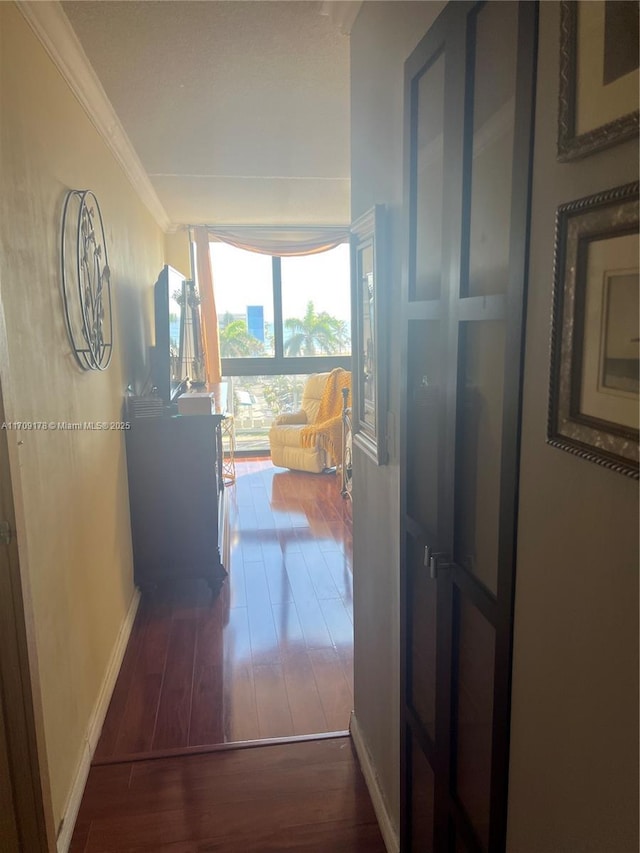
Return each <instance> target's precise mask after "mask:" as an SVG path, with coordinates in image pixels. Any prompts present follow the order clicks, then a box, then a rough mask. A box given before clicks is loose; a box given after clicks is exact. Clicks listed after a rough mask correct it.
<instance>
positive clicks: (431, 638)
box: [407, 539, 437, 743]
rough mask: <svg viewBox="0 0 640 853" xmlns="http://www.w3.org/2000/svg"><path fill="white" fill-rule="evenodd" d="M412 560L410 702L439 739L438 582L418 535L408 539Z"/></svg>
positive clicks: (426, 729) (433, 735)
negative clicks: (437, 730)
mask: <svg viewBox="0 0 640 853" xmlns="http://www.w3.org/2000/svg"><path fill="white" fill-rule="evenodd" d="M407 550H408V553H409V554H410V556H411V558H410V563H409V576H410V581H409V601H410V602H411V605H410V608H411V609H410V615H409V632H408V633H409V636H410V638H411V661H412V667H411V673H410V685H411V686H410V689H409V702H410V706H411V709H412V710H413V712H414V714H415V715H416V717H417V718H418V720H419V721H420V723H421V724H422V726H424V729H425V731H426V733H427V735H428V736H429V738H430V739H431V741H432V742H434V743H435V739H436V614H437V601H436V596H437V584H436V582H435V580H433V579H432V578H431V577H430V576H429V572H428V571H427V569H426V568H425V566H424V548H421V547H420V544H419V543H418V542H417V541H416V540H415V539H410V540H409V542H408V543H407Z"/></svg>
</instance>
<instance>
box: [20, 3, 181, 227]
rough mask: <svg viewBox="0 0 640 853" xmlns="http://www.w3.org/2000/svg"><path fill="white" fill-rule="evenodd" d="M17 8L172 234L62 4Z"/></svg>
mask: <svg viewBox="0 0 640 853" xmlns="http://www.w3.org/2000/svg"><path fill="white" fill-rule="evenodd" d="M17 6H18V9H19V10H20V12H21V13H22V15H23V16H24V18H25V20H26V21H27V23H28V24H29V26H30V27H31V29H32V30H33V32H34V33H35V35H36V36H37V38H38V39H39V41H40V42H41V44H42V46H43V47H44V49H45V50H46V52H47V53H48V54H49V56H50V57H51V59H52V61H53V63H54V64H55V66H56V68H57V69H58V70H59V71H60V73H61V74H62V76H63V78H64V79H65V81H66V82H67V84H68V85H69V87H70V89H71V91H72V92H73V93H74V95H75V96H76V98H77V99H78V101H79V102H80V104H81V106H82V107H83V109H84V110H85V112H86V113H87V115H88V116H89V119H90V120H91V123H92V124H93V126H94V127H95V128H96V130H97V131H98V133H99V134H100V136H101V137H102V138H103V139H104V141H105V142H106V144H107V146H108V147H109V149H110V150H111V152H112V154H113V155H114V157H115V158H116V160H117V161H118V163H119V164H120V166H121V167H122V169H123V170H124V173H125V174H126V176H127V177H128V178H129V180H130V181H131V184H132V186H133V188H134V190H135V191H136V193H137V194H138V196H139V197H140V200H141V201H142V202H143V204H144V205H145V206H146V207H147V208H148V210H149V212H150V213H151V215H152V216H153V218H154V219H155V221H156V222H157V223H158V225H159V226H160V228H161V229H162V230H163V231H165V232H166V231H168V230H170V228H171V220H170V219H169V217H168V216H167V213H166V211H165V209H164V207H163V206H162V202H161V201H160V199H159V198H158V195H157V193H156V191H155V189H154V188H153V184H152V183H151V181H150V179H149V176H148V174H147V172H146V170H145V168H144V166H143V165H142V162H141V160H140V158H139V157H138V155H137V154H136V151H135V149H134V147H133V145H132V144H131V140H130V139H129V137H128V136H127V134H126V132H125V130H124V128H123V127H122V124H121V123H120V119H119V118H118V116H117V115H116V112H115V110H114V108H113V106H112V104H111V101H110V100H109V98H108V97H107V94H106V92H105V91H104V89H103V87H102V83H101V82H100V80H99V79H98V75H97V74H96V72H95V71H94V70H93V67H92V65H91V63H90V62H89V59H88V57H87V55H86V53H85V52H84V49H83V47H82V45H81V44H80V40H79V39H78V37H77V35H76V34H75V31H74V29H73V27H72V26H71V24H70V23H69V19H68V18H67V16H66V15H65V13H64V11H63V9H62V6H61V5H60V3H59V2H57V0H55V2H48V3H42V2H34V0H18V2H17Z"/></svg>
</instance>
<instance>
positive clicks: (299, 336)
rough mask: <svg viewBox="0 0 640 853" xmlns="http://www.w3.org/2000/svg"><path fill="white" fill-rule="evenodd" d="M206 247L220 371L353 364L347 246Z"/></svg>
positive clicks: (291, 370) (275, 371) (297, 370)
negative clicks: (283, 249) (302, 249)
mask: <svg viewBox="0 0 640 853" xmlns="http://www.w3.org/2000/svg"><path fill="white" fill-rule="evenodd" d="M210 251H211V264H212V269H213V279H214V289H215V294H216V307H217V311H218V322H219V324H220V354H221V356H222V372H223V374H224V375H226V376H233V375H236V376H238V375H250V374H251V375H257V374H270V375H277V374H294V373H302V372H307V371H308V372H317V371H321V370H331V369H332V368H333V367H345V368H349V367H350V358H351V295H350V293H351V291H350V270H349V246H348V244H346V243H345V244H341V245H340V246H337V247H336V248H335V249H330V250H329V251H328V252H321V253H319V254H316V255H305V256H303V257H299V258H278V257H270V256H268V255H261V254H258V253H256V252H248V251H245V250H243V249H237V248H235V247H234V246H229V245H228V244H226V243H211V244H210ZM303 360H304V362H305V363H304V364H303V363H302V362H303Z"/></svg>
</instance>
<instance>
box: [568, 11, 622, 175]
mask: <svg viewBox="0 0 640 853" xmlns="http://www.w3.org/2000/svg"><path fill="white" fill-rule="evenodd" d="M638 97H639V90H638V3H637V2H635V0H578V2H576V0H562V3H561V11H560V102H559V114H558V159H559V160H561V161H567V160H574V159H576V158H578V157H584V156H586V155H587V154H592V153H593V152H594V151H599V150H600V149H602V148H607V147H609V146H610V145H615V144H616V143H617V142H622V140H624V139H630V138H631V137H633V136H635V135H636V134H637V133H638Z"/></svg>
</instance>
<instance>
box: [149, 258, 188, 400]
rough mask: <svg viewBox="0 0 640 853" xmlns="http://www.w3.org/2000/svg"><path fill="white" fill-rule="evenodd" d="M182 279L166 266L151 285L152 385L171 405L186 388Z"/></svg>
mask: <svg viewBox="0 0 640 853" xmlns="http://www.w3.org/2000/svg"><path fill="white" fill-rule="evenodd" d="M185 281H186V280H185V276H184V275H183V274H182V273H180V272H178V270H176V269H174V268H173V267H170V266H169V265H168V264H165V266H164V267H163V268H162V270H161V272H160V275H159V276H158V280H157V281H156V283H155V285H154V293H153V297H154V315H155V327H156V345H155V347H153V348H152V351H151V381H152V383H153V385H154V386H155V387H156V388H157V389H158V396H159V397H161V399H162V400H164V402H165V403H167V404H168V403H171V402H172V401H173V400H175V399H176V397H178V396H179V395H180V394H181V393H182V391H183V390H184V389H185V387H186V380H187V377H186V376H182V375H181V372H182V367H181V360H180V354H181V352H182V349H183V346H182V339H181V338H182V336H183V335H184V308H183V306H184V304H185V293H186V290H185Z"/></svg>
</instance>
